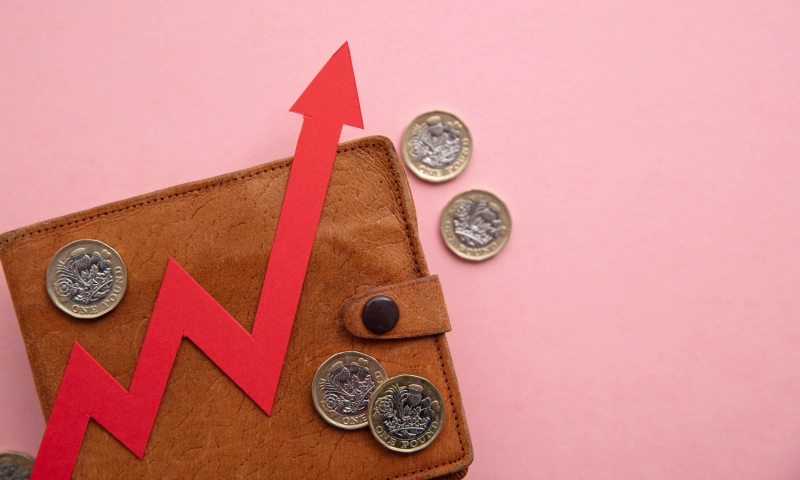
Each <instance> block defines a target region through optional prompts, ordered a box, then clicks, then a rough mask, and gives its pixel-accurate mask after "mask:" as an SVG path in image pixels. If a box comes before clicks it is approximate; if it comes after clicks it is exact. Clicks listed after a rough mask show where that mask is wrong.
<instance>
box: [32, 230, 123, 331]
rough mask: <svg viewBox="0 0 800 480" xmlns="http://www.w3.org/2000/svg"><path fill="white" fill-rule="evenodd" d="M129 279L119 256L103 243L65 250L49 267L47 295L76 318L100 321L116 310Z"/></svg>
mask: <svg viewBox="0 0 800 480" xmlns="http://www.w3.org/2000/svg"><path fill="white" fill-rule="evenodd" d="M127 281H128V275H127V271H126V269H125V264H124V263H123V262H122V258H121V257H120V256H119V254H118V253H117V252H116V251H115V250H114V249H113V248H111V247H110V246H108V245H106V244H105V243H103V242H101V241H99V240H78V241H76V242H72V243H70V244H68V245H65V246H64V247H62V248H61V249H60V250H59V251H58V252H57V253H56V254H55V256H53V259H52V260H51V261H50V265H49V266H48V267H47V292H48V294H49V295H50V298H51V299H52V300H53V303H55V304H56V306H58V308H60V309H61V310H63V311H64V312H66V313H68V314H70V315H72V316H73V317H76V318H97V317H99V316H101V315H105V314H106V313H108V312H110V311H111V310H112V309H114V307H116V306H117V305H118V304H119V302H120V300H121V299H122V296H123V294H124V293H125V288H126V287H127Z"/></svg>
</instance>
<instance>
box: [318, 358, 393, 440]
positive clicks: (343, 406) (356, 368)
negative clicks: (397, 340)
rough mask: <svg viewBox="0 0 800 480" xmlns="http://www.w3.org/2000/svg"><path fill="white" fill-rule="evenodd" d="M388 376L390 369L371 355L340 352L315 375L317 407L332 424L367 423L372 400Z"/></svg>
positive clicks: (350, 426) (360, 425) (358, 425)
mask: <svg viewBox="0 0 800 480" xmlns="http://www.w3.org/2000/svg"><path fill="white" fill-rule="evenodd" d="M386 378H388V377H387V375H386V371H385V370H384V369H383V367H382V366H381V365H380V363H378V361H377V360H375V359H374V358H372V357H370V356H369V355H366V354H364V353H361V352H353V351H348V352H340V353H337V354H336V355H333V356H332V357H330V358H329V359H327V360H326V361H325V362H323V363H322V365H320V367H319V368H318V369H317V373H316V375H314V382H313V384H312V386H311V388H312V398H313V400H314V407H315V408H316V409H317V412H318V413H319V414H320V415H321V416H322V418H324V419H325V421H327V422H328V423H330V424H331V425H335V426H337V427H340V428H344V429H348V430H352V429H356V428H363V427H366V426H367V409H368V408H369V401H370V399H371V398H372V395H373V394H374V393H375V390H376V389H377V388H378V386H379V385H380V384H381V383H383V382H384V381H385V380H386Z"/></svg>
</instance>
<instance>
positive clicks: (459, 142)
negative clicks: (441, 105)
mask: <svg viewBox="0 0 800 480" xmlns="http://www.w3.org/2000/svg"><path fill="white" fill-rule="evenodd" d="M471 155H472V137H471V136H470V134H469V130H468V129H467V127H466V126H465V125H464V124H463V122H461V120H459V119H458V117H456V116H455V115H453V114H451V113H447V112H439V111H434V112H428V113H424V114H422V115H420V116H418V117H417V118H415V119H414V121H413V122H411V124H410V125H409V126H408V127H407V128H406V131H405V132H404V134H403V160H405V162H406V165H408V167H409V169H411V171H412V172H414V174H415V175H417V176H418V177H420V178H422V179H423V180H428V181H431V182H444V181H446V180H450V179H452V178H454V177H455V176H456V175H458V174H459V173H461V171H462V170H463V169H464V168H465V167H466V166H467V163H468V162H469V159H470V157H471Z"/></svg>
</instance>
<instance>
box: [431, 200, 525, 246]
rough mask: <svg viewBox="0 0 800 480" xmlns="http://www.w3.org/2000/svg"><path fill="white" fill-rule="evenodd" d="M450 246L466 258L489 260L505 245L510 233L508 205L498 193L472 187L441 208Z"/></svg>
mask: <svg viewBox="0 0 800 480" xmlns="http://www.w3.org/2000/svg"><path fill="white" fill-rule="evenodd" d="M440 228H441V232H442V237H443V238H444V241H445V244H446V245H447V247H448V248H449V249H450V250H451V251H452V252H453V253H455V254H456V255H458V256H459V257H461V258H465V259H467V260H476V261H477V260H486V259H487V258H491V257H493V256H494V255H497V253H498V252H500V250H501V249H502V248H503V247H504V246H505V244H506V242H507V241H508V237H509V235H510V234H511V215H510V214H509V213H508V207H506V205H505V203H503V202H502V200H500V199H499V198H497V196H496V195H494V194H492V193H490V192H486V191H484V190H470V191H468V192H463V193H460V194H458V195H456V196H455V198H453V199H452V200H450V202H449V203H448V204H447V206H446V207H445V209H444V211H443V212H442V218H441V222H440Z"/></svg>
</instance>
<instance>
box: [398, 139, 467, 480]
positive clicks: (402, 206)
mask: <svg viewBox="0 0 800 480" xmlns="http://www.w3.org/2000/svg"><path fill="white" fill-rule="evenodd" d="M383 149H384V152H385V153H386V160H388V161H389V168H390V169H391V171H392V178H393V179H394V192H395V195H396V197H397V203H398V204H399V205H400V210H401V213H402V215H403V221H404V222H405V224H406V225H405V227H406V240H408V246H409V248H410V249H411V257H412V258H413V259H414V269H415V270H416V274H417V278H419V277H420V268H419V257H418V255H417V253H418V252H417V248H416V245H415V244H414V241H413V239H412V238H413V237H412V235H411V222H409V221H408V211H407V210H406V205H405V202H404V201H403V196H402V193H401V190H400V178H399V176H398V174H397V170H395V168H394V164H393V163H392V155H391V153H390V152H389V148H388V147H387V146H386V144H384V145H383ZM433 343H434V344H435V345H436V352H437V353H438V354H439V364H441V366H442V373H443V374H444V384H445V386H446V387H447V399H448V401H449V402H450V407H451V408H452V409H453V416H454V417H455V419H454V420H455V422H456V435H458V444H459V446H460V447H461V457H459V458H457V459H455V460H451V461H449V462H445V463H440V464H438V465H432V466H430V467H427V468H422V469H419V470H414V471H411V472H406V473H401V474H398V475H395V476H393V477H386V480H395V479H398V478H403V477H408V476H410V475H414V474H417V473H421V472H427V471H429V470H433V469H436V468H439V467H443V466H446V465H452V464H454V463H458V462H460V461H462V460H464V458H466V456H467V452H466V451H465V450H464V441H463V439H462V438H461V425H460V424H459V422H458V412H457V411H456V406H455V403H454V402H453V392H452V391H451V390H450V381H449V380H448V378H447V368H446V367H445V365H444V358H443V357H442V349H441V347H440V346H439V338H438V337H433Z"/></svg>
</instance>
